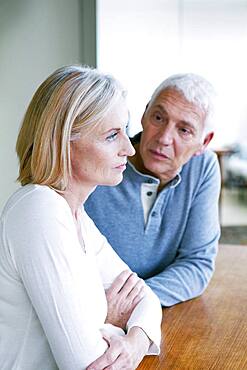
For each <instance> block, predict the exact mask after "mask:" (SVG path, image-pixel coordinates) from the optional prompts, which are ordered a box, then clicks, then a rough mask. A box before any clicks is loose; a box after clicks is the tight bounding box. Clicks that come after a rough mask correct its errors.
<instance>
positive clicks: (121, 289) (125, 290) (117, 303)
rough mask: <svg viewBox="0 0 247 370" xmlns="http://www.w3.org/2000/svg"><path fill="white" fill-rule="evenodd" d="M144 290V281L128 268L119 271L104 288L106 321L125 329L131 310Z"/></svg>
mask: <svg viewBox="0 0 247 370" xmlns="http://www.w3.org/2000/svg"><path fill="white" fill-rule="evenodd" d="M144 290H145V283H144V281H143V280H142V279H140V278H138V276H137V275H136V274H135V273H133V272H131V271H129V270H125V271H123V272H121V274H119V275H118V276H117V277H116V279H115V280H114V282H113V283H112V285H111V286H110V288H109V289H107V290H106V299H107V304H108V311H107V317H106V323H110V324H112V325H115V326H118V327H120V328H122V329H125V328H126V324H127V322H128V320H129V318H130V315H131V313H132V311H133V310H134V308H135V306H136V305H137V304H138V303H139V302H140V300H141V299H142V298H143V297H144V294H145V292H144Z"/></svg>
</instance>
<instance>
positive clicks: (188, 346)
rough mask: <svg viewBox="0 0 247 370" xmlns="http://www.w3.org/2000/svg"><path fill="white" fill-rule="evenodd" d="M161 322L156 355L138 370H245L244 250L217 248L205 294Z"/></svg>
mask: <svg viewBox="0 0 247 370" xmlns="http://www.w3.org/2000/svg"><path fill="white" fill-rule="evenodd" d="M163 318H164V319H163V323H162V336H163V338H162V344H161V354H160V356H158V357H157V356H146V357H145V359H144V360H143V361H142V363H141V364H140V365H139V367H138V370H144V369H145V370H150V369H151V370H179V369H186V370H193V369H196V370H204V369H205V370H209V369H210V370H211V369H217V370H218V369H219V370H247V246H234V245H222V246H220V247H219V254H218V257H217V261H216V271H215V274H214V276H213V279H212V280H211V282H210V284H209V287H208V289H207V290H206V291H205V293H204V294H203V295H202V296H201V297H199V298H196V299H193V300H190V301H187V302H184V303H180V304H178V305H175V306H173V307H170V308H165V309H163Z"/></svg>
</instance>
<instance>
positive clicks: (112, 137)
mask: <svg viewBox="0 0 247 370" xmlns="http://www.w3.org/2000/svg"><path fill="white" fill-rule="evenodd" d="M117 135H118V132H113V133H112V134H111V135H109V136H107V138H106V140H107V141H114V140H115V139H116V138H117Z"/></svg>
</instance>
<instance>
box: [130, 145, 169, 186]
mask: <svg viewBox="0 0 247 370" xmlns="http://www.w3.org/2000/svg"><path fill="white" fill-rule="evenodd" d="M139 145H140V144H139V143H138V144H135V145H134V148H135V150H136V153H135V155H134V156H133V157H129V158H128V160H129V161H130V163H131V164H133V166H134V167H135V169H136V170H137V171H139V172H140V173H142V174H143V175H149V176H153V177H156V178H157V179H159V181H160V184H159V188H158V192H160V191H161V190H162V189H163V188H164V186H165V185H166V184H168V183H169V182H170V181H171V180H173V178H168V179H164V178H161V177H159V176H158V175H157V174H155V173H153V172H151V171H149V170H148V169H147V168H146V167H145V165H144V163H143V160H142V157H141V155H140V151H139Z"/></svg>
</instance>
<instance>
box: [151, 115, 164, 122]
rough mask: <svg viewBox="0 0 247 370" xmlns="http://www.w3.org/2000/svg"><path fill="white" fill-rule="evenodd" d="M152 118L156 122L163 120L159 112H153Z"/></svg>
mask: <svg viewBox="0 0 247 370" xmlns="http://www.w3.org/2000/svg"><path fill="white" fill-rule="evenodd" d="M153 119H154V121H155V122H158V123H160V122H162V121H163V117H162V115H161V114H160V113H154V114H153Z"/></svg>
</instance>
